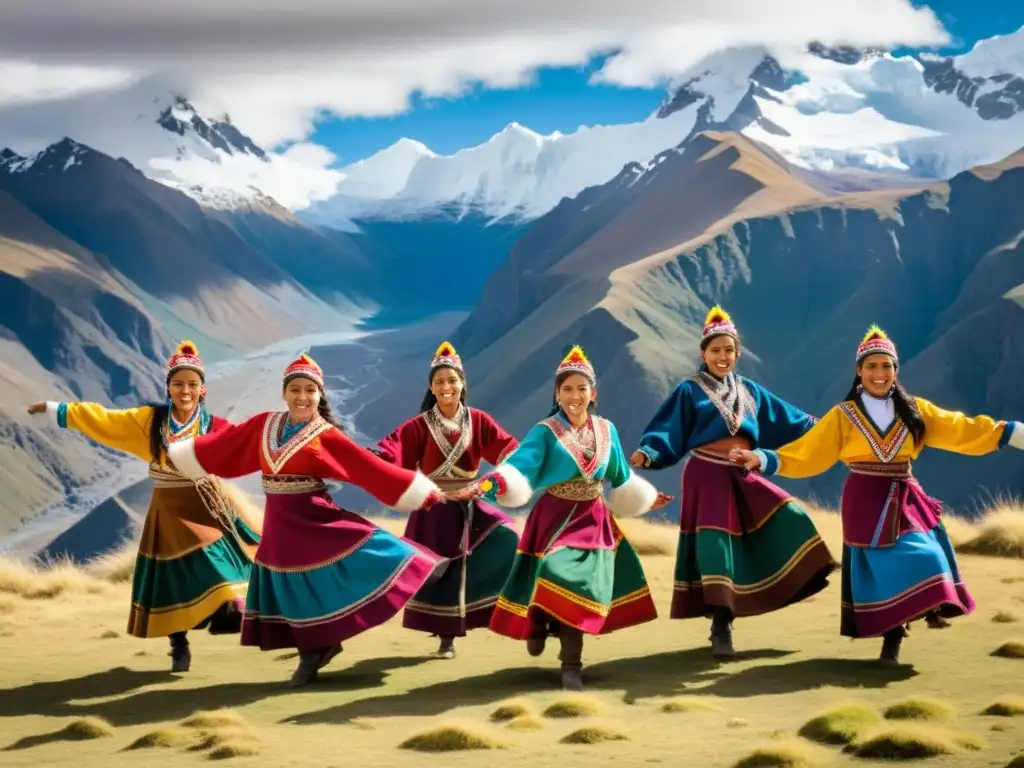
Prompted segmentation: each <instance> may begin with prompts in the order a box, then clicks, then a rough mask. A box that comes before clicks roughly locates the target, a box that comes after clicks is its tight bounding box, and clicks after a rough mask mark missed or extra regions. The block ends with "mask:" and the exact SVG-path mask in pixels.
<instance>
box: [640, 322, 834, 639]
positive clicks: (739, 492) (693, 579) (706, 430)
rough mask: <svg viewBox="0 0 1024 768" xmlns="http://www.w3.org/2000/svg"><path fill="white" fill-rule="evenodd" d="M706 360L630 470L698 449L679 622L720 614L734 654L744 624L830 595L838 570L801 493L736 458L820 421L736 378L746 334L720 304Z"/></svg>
mask: <svg viewBox="0 0 1024 768" xmlns="http://www.w3.org/2000/svg"><path fill="white" fill-rule="evenodd" d="M700 355H701V358H702V360H703V362H702V364H701V366H700V369H699V370H698V372H697V373H696V374H694V375H693V376H691V377H690V378H688V379H686V380H685V381H683V382H681V383H680V384H679V385H678V386H676V388H675V389H674V390H673V391H672V393H671V394H670V395H669V396H668V398H667V399H666V400H665V402H664V403H662V405H661V407H660V408H659V409H658V411H657V413H655V414H654V417H653V418H652V419H651V422H650V424H648V426H647V428H646V430H644V435H643V437H642V438H641V439H640V446H639V449H638V450H637V451H636V452H635V453H634V454H633V455H632V457H631V458H630V464H631V465H632V466H634V467H643V468H645V469H664V468H666V467H671V466H673V465H675V464H676V463H678V462H679V461H680V460H681V459H682V458H683V456H684V455H686V454H687V452H689V460H688V461H687V462H686V464H685V466H684V468H683V476H682V501H681V504H680V532H679V546H678V548H677V550H676V569H675V588H674V589H673V594H672V609H671V613H670V617H671V618H673V619H689V618H694V617H696V616H708V615H710V616H711V619H712V621H711V637H710V640H711V652H712V654H713V655H714V656H716V657H729V656H732V655H733V654H734V653H735V651H734V649H733V643H732V622H733V618H734V617H736V616H757V615H759V614H764V613H769V612H771V611H776V610H779V609H780V608H782V607H784V606H787V605H790V604H791V603H795V602H797V601H800V600H804V599H806V598H807V597H810V596H811V595H813V594H815V593H817V592H820V591H821V590H822V589H824V588H825V587H826V586H827V585H828V576H829V574H831V573H832V571H833V570H834V569H835V567H836V565H837V563H836V562H835V559H834V558H833V557H832V555H831V553H830V552H829V550H828V547H827V546H826V544H825V542H824V541H822V539H821V536H819V534H818V531H817V529H816V528H815V526H814V523H813V522H812V521H811V519H810V517H809V516H808V515H807V512H806V511H805V510H804V509H803V507H801V506H800V504H799V503H798V502H797V501H796V500H795V499H794V498H793V497H792V496H790V495H789V494H787V493H786V492H785V491H783V490H782V489H781V488H778V487H776V486H774V485H772V484H771V483H769V482H767V481H766V480H765V479H764V478H762V477H760V476H757V475H745V474H744V473H742V472H740V470H739V468H738V467H736V466H735V465H734V464H733V463H732V462H730V460H729V451H730V449H732V448H749V447H752V446H756V445H765V446H769V447H771V446H779V445H783V444H785V443H787V442H789V441H791V440H794V439H796V438H797V437H799V436H800V435H802V434H803V433H804V432H806V431H807V430H808V429H810V428H811V426H812V425H813V424H814V418H813V417H812V416H808V415H807V414H806V413H804V412H803V411H801V410H799V409H797V408H794V407H793V406H792V405H790V404H789V403H787V402H785V401H783V400H780V399H779V398H778V397H776V396H775V395H773V394H772V393H771V392H769V391H768V390H766V389H765V388H764V387H762V386H760V385H759V384H757V383H755V382H753V381H751V380H750V379H747V378H745V377H743V376H739V375H737V374H736V372H735V368H736V362H737V360H738V359H739V357H740V336H739V332H738V331H737V330H736V326H735V325H734V324H733V322H732V319H731V318H730V317H729V315H728V314H727V313H726V312H725V311H724V310H723V309H721V308H720V307H717V306H716V307H713V308H712V309H711V311H710V312H708V315H707V318H706V320H705V322H704V332H703V336H702V338H701V343H700Z"/></svg>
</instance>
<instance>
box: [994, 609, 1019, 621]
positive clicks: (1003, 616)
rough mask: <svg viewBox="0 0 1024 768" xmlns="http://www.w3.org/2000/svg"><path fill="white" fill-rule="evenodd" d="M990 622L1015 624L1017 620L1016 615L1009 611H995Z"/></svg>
mask: <svg viewBox="0 0 1024 768" xmlns="http://www.w3.org/2000/svg"><path fill="white" fill-rule="evenodd" d="M992 621H994V622H995V623H996V624H1015V623H1016V622H1017V621H1018V619H1017V615H1016V614H1015V613H1012V612H1011V611H996V612H995V613H994V614H993V615H992Z"/></svg>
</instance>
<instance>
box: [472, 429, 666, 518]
mask: <svg viewBox="0 0 1024 768" xmlns="http://www.w3.org/2000/svg"><path fill="white" fill-rule="evenodd" d="M488 479H489V480H491V481H492V482H490V483H488V482H487V481H486V480H485V483H484V487H486V488H488V490H486V491H485V493H484V498H486V499H488V500H490V501H496V502H497V503H499V504H501V505H502V506H506V507H512V508H515V507H521V506H523V505H524V504H526V503H527V502H528V501H529V500H530V497H531V496H532V495H533V493H534V492H535V491H536V490H541V489H546V488H549V487H551V486H552V485H556V484H561V483H569V482H574V481H575V482H580V481H582V482H600V481H603V480H607V481H609V484H610V485H611V487H612V490H611V492H610V493H609V494H608V496H607V499H606V500H607V504H608V507H609V509H611V511H612V512H614V513H615V514H617V515H622V516H624V517H634V516H637V515H642V514H645V513H646V512H648V511H650V509H651V506H652V505H653V504H654V502H655V501H656V500H657V497H658V492H657V490H656V489H655V488H654V486H653V485H651V484H650V483H649V482H647V481H646V480H644V479H643V478H642V477H640V476H639V475H637V474H636V473H635V472H633V470H632V468H631V467H630V466H629V462H628V461H627V460H626V456H625V454H624V453H623V451H622V444H621V443H620V442H619V433H618V430H617V429H616V428H615V425H614V424H612V423H611V422H610V421H608V420H607V419H603V418H601V417H599V416H591V417H590V419H589V421H588V424H587V426H586V427H585V428H584V429H582V430H576V429H574V428H573V427H572V425H571V424H570V423H569V421H568V419H567V418H566V416H565V414H564V413H563V412H562V411H559V412H558V413H557V414H555V415H554V416H551V417H549V418H547V419H544V420H543V421H541V422H539V423H538V424H535V425H534V426H533V427H532V428H531V429H530V431H529V432H528V433H527V434H526V437H525V438H523V441H522V443H520V445H519V447H518V448H517V449H516V450H515V451H513V453H512V454H511V455H510V456H509V457H508V458H507V459H505V460H504V461H503V462H501V463H500V464H499V465H498V466H497V467H496V468H495V470H494V472H492V473H491V475H489V476H488Z"/></svg>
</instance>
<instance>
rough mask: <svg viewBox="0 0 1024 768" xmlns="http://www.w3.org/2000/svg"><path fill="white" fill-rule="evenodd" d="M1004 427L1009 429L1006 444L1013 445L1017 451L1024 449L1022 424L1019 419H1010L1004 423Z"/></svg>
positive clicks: (1023, 427) (1023, 425)
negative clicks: (1007, 422)
mask: <svg viewBox="0 0 1024 768" xmlns="http://www.w3.org/2000/svg"><path fill="white" fill-rule="evenodd" d="M1006 429H1008V430H1010V438H1009V439H1008V440H1007V441H1006V442H1007V444H1008V445H1011V446H1013V447H1014V448H1016V449H1017V450H1018V451H1024V424H1022V423H1021V422H1019V421H1011V422H1010V423H1009V424H1007V425H1006Z"/></svg>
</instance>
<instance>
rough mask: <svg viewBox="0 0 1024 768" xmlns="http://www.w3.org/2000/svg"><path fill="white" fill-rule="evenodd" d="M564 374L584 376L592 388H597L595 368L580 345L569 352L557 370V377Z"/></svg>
mask: <svg viewBox="0 0 1024 768" xmlns="http://www.w3.org/2000/svg"><path fill="white" fill-rule="evenodd" d="M563 373H579V374H582V375H583V376H585V377H586V378H587V379H588V380H589V381H590V385H591V386H593V387H596V386H597V374H596V373H594V366H593V365H591V364H590V361H589V360H588V359H587V356H586V354H585V353H584V352H583V348H582V347H580V346H579V345H578V344H577V345H575V346H574V347H572V349H570V350H569V352H568V354H566V356H565V357H564V358H562V362H561V363H559V365H558V368H557V369H556V370H555V376H559V375H560V374H563Z"/></svg>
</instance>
